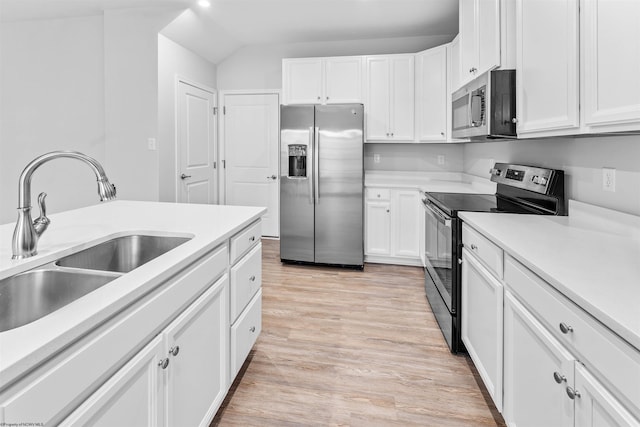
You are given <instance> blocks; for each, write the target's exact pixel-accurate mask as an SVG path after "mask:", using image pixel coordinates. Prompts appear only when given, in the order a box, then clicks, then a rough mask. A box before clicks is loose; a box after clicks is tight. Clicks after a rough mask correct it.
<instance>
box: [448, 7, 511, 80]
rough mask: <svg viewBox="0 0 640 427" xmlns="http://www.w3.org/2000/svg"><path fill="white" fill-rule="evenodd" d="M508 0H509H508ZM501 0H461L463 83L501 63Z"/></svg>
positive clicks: (461, 65)
mask: <svg viewBox="0 0 640 427" xmlns="http://www.w3.org/2000/svg"><path fill="white" fill-rule="evenodd" d="M508 1H510V0H508ZM501 3H502V2H501V0H460V3H459V5H460V8H459V11H460V18H459V19H460V20H459V28H460V69H461V72H460V76H461V79H462V81H461V83H462V84H465V83H467V82H469V81H471V80H473V79H474V78H476V77H477V76H479V75H480V74H482V73H485V72H486V71H489V70H491V69H493V68H496V67H499V66H501V65H503V64H501V39H500V37H501V26H502V25H503V24H505V23H503V22H502V20H501V16H500V12H501V10H500V7H501Z"/></svg>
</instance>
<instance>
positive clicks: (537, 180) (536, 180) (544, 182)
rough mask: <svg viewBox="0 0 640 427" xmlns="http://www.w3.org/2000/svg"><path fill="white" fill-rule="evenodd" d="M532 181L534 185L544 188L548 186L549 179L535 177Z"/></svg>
mask: <svg viewBox="0 0 640 427" xmlns="http://www.w3.org/2000/svg"><path fill="white" fill-rule="evenodd" d="M531 181H533V183H534V184H538V185H542V186H543V187H544V186H545V185H547V182H548V179H547V177H545V176H540V175H534V176H533V177H532V178H531Z"/></svg>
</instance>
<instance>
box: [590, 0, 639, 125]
mask: <svg viewBox="0 0 640 427" xmlns="http://www.w3.org/2000/svg"><path fill="white" fill-rule="evenodd" d="M580 58H581V67H580V69H581V76H580V77H581V78H580V81H581V82H582V87H581V94H580V97H581V100H582V102H581V107H582V108H581V118H582V125H583V129H582V130H583V132H587V133H597V132H616V131H636V130H638V129H640V78H638V74H639V72H640V1H637V0H636V1H633V0H626V1H623V0H618V1H611V0H581V2H580Z"/></svg>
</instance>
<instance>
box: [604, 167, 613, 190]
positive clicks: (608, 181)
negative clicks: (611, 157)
mask: <svg viewBox="0 0 640 427" xmlns="http://www.w3.org/2000/svg"><path fill="white" fill-rule="evenodd" d="M602 189H603V190H604V191H612V192H615V191H616V170H615V169H613V168H602Z"/></svg>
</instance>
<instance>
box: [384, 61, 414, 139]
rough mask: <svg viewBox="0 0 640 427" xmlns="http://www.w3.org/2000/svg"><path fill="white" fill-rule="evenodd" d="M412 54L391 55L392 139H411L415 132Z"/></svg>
mask: <svg viewBox="0 0 640 427" xmlns="http://www.w3.org/2000/svg"><path fill="white" fill-rule="evenodd" d="M414 62H415V61H414V55H403V56H396V57H392V59H391V62H390V65H391V105H390V111H389V113H390V132H391V139H392V140H393V141H405V142H407V141H413V136H414V132H415V128H414V114H415V102H414V99H415V98H414V97H415V65H414Z"/></svg>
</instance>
